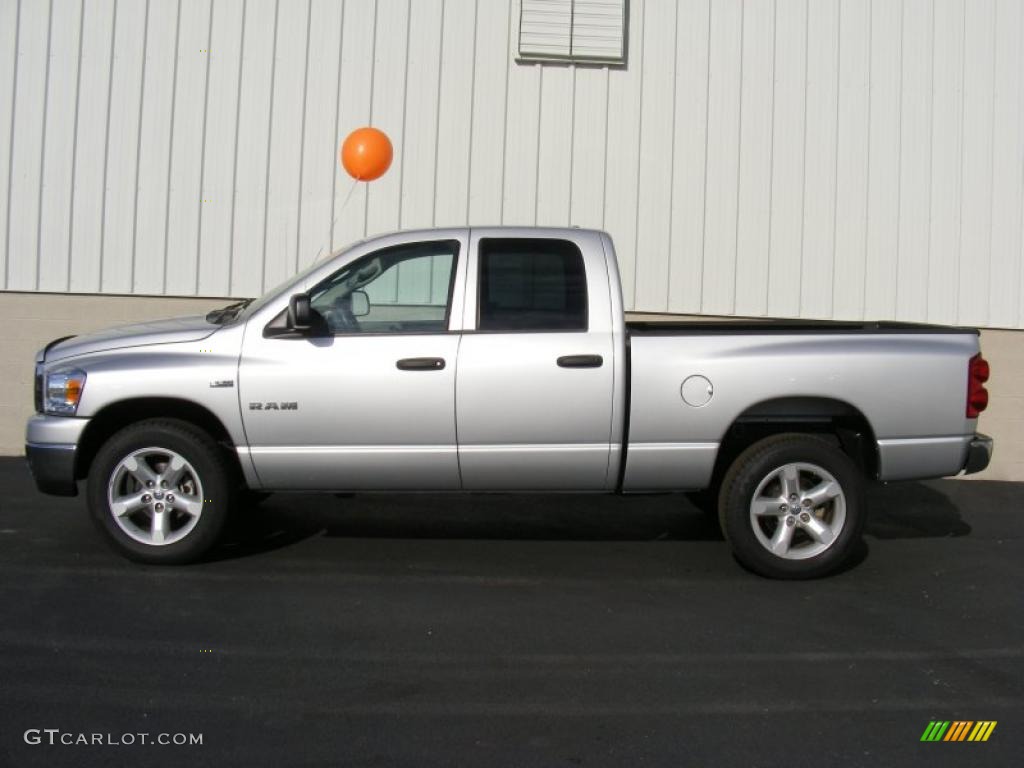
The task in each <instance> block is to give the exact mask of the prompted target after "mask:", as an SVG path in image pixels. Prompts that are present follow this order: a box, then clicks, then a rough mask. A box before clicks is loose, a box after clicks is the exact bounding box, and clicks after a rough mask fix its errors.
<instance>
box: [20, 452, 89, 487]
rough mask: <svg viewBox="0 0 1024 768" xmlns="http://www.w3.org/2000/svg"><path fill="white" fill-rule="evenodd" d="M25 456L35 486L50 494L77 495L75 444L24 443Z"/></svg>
mask: <svg viewBox="0 0 1024 768" xmlns="http://www.w3.org/2000/svg"><path fill="white" fill-rule="evenodd" d="M25 458H26V459H28V466H29V469H31V470H32V477H33V478H34V479H35V481H36V487H37V488H38V489H39V490H40V491H42V492H43V493H48V494H50V495H51V496H77V495H78V484H77V483H76V482H75V446H73V445H61V444H59V443H49V444H38V443H25Z"/></svg>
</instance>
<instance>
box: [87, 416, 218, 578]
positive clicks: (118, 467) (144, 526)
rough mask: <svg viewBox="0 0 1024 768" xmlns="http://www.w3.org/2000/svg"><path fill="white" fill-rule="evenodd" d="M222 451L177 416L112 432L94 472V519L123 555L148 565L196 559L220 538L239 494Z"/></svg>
mask: <svg viewBox="0 0 1024 768" xmlns="http://www.w3.org/2000/svg"><path fill="white" fill-rule="evenodd" d="M232 477H233V474H232V472H231V471H230V466H229V465H228V463H227V460H226V457H225V456H224V454H223V452H222V451H221V449H220V448H219V447H218V446H217V444H216V442H214V440H213V438H211V437H210V436H209V435H208V434H207V433H206V432H204V431H202V430H201V429H199V428H197V427H195V426H193V425H192V424H189V423H188V422H184V421H179V420H177V419H151V420H148V421H142V422H139V423H137V424H133V425H131V426H129V427H126V428H124V429H122V430H121V431H120V432H117V433H116V434H115V435H113V436H112V437H111V438H110V439H109V440H107V442H106V443H104V445H103V446H102V447H101V448H100V450H99V452H98V453H97V454H96V458H95V460H94V461H93V463H92V467H91V468H90V471H89V482H88V503H89V511H90V513H91V515H92V518H93V521H94V522H95V523H96V525H97V526H98V527H99V529H100V530H101V531H102V532H103V533H104V534H106V538H107V540H108V541H109V542H110V543H111V544H112V545H113V546H114V548H115V549H116V550H117V551H118V552H120V553H121V554H123V555H125V556H127V557H128V558H130V559H132V560H136V561H138V562H143V563H156V564H175V563H187V562H192V561H195V560H198V559H199V558H201V557H202V556H203V555H204V554H206V553H207V552H208V551H209V550H210V549H211V548H212V547H213V545H214V544H215V543H216V542H217V540H218V538H219V537H220V534H221V531H222V530H223V528H224V524H225V522H226V520H227V517H228V514H229V511H230V509H231V506H232V502H233V497H234V486H233V484H232V482H231V479H232Z"/></svg>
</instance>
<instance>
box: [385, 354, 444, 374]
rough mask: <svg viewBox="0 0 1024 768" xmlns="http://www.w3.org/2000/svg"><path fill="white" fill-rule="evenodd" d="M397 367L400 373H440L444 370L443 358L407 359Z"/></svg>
mask: <svg viewBox="0 0 1024 768" xmlns="http://www.w3.org/2000/svg"><path fill="white" fill-rule="evenodd" d="M395 365H396V366H397V367H398V370H400V371H440V370H442V369H443V368H444V358H443V357H405V358H402V359H401V360H399V361H398V362H397V363H395Z"/></svg>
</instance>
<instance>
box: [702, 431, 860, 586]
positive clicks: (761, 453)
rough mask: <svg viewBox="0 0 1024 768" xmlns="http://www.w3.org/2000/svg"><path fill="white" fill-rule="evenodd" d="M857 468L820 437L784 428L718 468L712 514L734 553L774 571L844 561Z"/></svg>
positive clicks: (855, 530) (853, 528) (783, 575)
mask: <svg viewBox="0 0 1024 768" xmlns="http://www.w3.org/2000/svg"><path fill="white" fill-rule="evenodd" d="M863 496H864V482H863V479H862V477H861V473H860V470H859V469H858V467H857V466H856V465H855V464H854V463H853V461H851V460H850V458H849V457H848V456H847V455H846V454H845V453H843V452H842V451H841V450H840V449H839V448H837V447H836V446H834V445H833V444H831V443H829V442H827V441H825V440H822V439H821V438H817V437H813V436H809V435H801V434H783V435H775V436H773V437H769V438H765V439H764V440H760V441H758V442H757V443H754V444H753V445H752V446H750V447H749V448H747V449H746V450H745V451H744V452H743V453H741V454H740V455H739V456H738V457H737V458H736V460H735V461H734V462H733V464H732V466H731V467H730V468H729V471H728V472H726V474H725V479H724V481H723V484H722V494H721V497H720V499H719V507H718V515H719V522H720V523H721V525H722V532H723V533H724V534H725V537H726V539H727V540H728V541H729V543H730V544H731V545H732V548H733V552H734V554H735V556H736V559H737V560H739V561H740V563H741V564H743V565H744V566H746V567H747V568H749V569H750V570H751V571H754V572H755V573H758V574H761V575H762V576H768V577H771V578H778V579H810V578H817V577H819V576H825V575H828V574H829V573H834V572H835V571H837V570H839V569H841V568H842V567H843V566H845V565H847V564H848V563H849V562H850V560H851V558H852V557H853V556H854V554H855V553H856V548H857V546H858V544H859V542H860V537H861V531H862V530H863V526H864V498H863Z"/></svg>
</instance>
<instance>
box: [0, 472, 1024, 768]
mask: <svg viewBox="0 0 1024 768" xmlns="http://www.w3.org/2000/svg"><path fill="white" fill-rule="evenodd" d="M0 489H2V491H3V493H2V494H0V499H2V502H0V503H2V508H0V594H2V602H0V605H2V613H0V615H2V618H3V621H2V623H0V650H2V653H0V670H2V672H0V691H2V697H0V765H12V766H21V765H74V766H87V765H174V766H179V765H188V764H194V765H204V764H216V765H224V766H227V765H246V766H313V765H330V766H349V765H367V766H370V765H373V766H385V765H410V766H474V765H479V766H581V765H586V766H589V765H595V766H646V765H652V766H662V765H663V766H690V765H693V766H722V765H738V766H791V767H794V768H795V767H796V766H839V765H872V766H874V765H886V766H891V765H920V764H928V765H933V766H934V765H963V766H981V765H1020V764H1021V758H1022V756H1024V584H1022V578H1021V577H1022V573H1024V557H1022V555H1024V484H1011V483H988V482H983V481H979V482H958V481H934V482H926V483H912V484H906V485H895V486H889V487H879V488H876V489H873V490H872V492H871V494H870V498H871V506H872V510H873V511H872V517H871V519H870V521H869V524H868V527H867V535H866V536H865V546H864V549H863V552H862V553H861V555H862V559H861V562H860V563H859V564H858V565H857V566H856V567H854V568H852V569H850V570H848V571H846V572H845V573H842V574H840V575H838V576H835V577H832V578H829V579H825V580H821V581H815V582H790V583H786V582H773V581H767V580H764V579H760V578H758V577H756V576H753V575H750V574H748V573H746V572H745V571H743V570H742V569H741V568H740V567H739V566H738V565H737V564H736V563H735V562H734V561H733V560H732V558H731V557H730V555H729V550H728V547H727V545H726V544H725V542H724V541H722V539H721V536H720V534H719V533H718V531H717V528H716V526H715V524H714V523H713V522H712V521H710V520H709V519H708V518H706V517H705V516H704V515H702V514H701V513H700V512H699V511H697V510H696V509H694V508H693V507H691V506H690V505H689V504H688V503H687V502H686V501H685V500H684V499H683V498H682V497H679V496H648V497H634V498H621V497H607V498H606V497H588V496H576V495H552V496H533V495H531V496H487V495H471V496H462V497H450V496H449V497H445V496H412V495H380V496H375V495H361V496H354V497H350V498H336V497H334V496H314V495H280V496H274V497H271V498H270V499H269V500H268V501H266V502H265V503H264V505H263V506H262V507H260V508H258V509H254V510H252V511H250V512H249V513H248V515H249V518H250V524H249V525H248V526H247V527H245V528H244V529H242V528H240V529H239V530H237V531H236V532H234V533H233V535H232V536H231V540H230V542H229V544H227V545H226V546H225V547H224V548H223V549H221V550H220V551H219V552H218V553H217V556H216V557H215V558H214V559H212V560H211V561H210V562H207V563H203V564H200V565H195V566H188V567H177V568H157V567H147V566H139V565H134V564H132V563H129V562H127V561H125V560H123V559H121V558H120V557H118V556H117V555H115V554H113V553H111V552H110V551H109V550H108V549H107V548H106V546H105V544H104V542H103V541H102V540H101V538H100V536H99V534H98V533H97V532H96V531H95V530H94V529H93V527H92V524H91V523H90V521H89V520H88V517H87V515H86V513H85V507H84V500H83V499H82V498H81V497H79V498H77V499H56V498H51V497H45V496H42V495H40V494H38V493H37V492H36V491H35V488H34V486H33V485H32V483H31V479H30V477H29V475H28V471H27V468H26V466H25V464H24V460H22V459H17V458H8V459H0ZM933 720H943V721H945V720H949V721H956V720H971V721H978V720H994V721H997V722H998V725H997V726H996V728H995V729H994V731H993V732H992V735H991V737H990V738H989V740H988V741H987V742H985V743H944V742H940V743H922V742H921V741H920V738H921V735H922V733H923V732H924V731H925V729H926V727H927V726H928V724H929V722H930V721H933ZM43 729H57V730H58V731H59V733H58V740H59V738H60V736H61V734H64V733H67V734H71V735H72V738H77V737H78V735H79V734H85V735H86V736H91V735H92V734H97V733H98V734H102V735H103V736H104V737H105V738H107V740H108V741H111V740H113V741H121V742H123V741H124V740H125V739H123V735H124V734H140V733H146V734H149V738H156V736H157V735H158V734H164V733H166V734H172V735H173V734H179V733H184V734H202V744H201V745H191V746H189V745H185V746H174V745H156V744H145V745H143V744H139V743H135V744H131V745H128V744H125V743H119V744H117V745H114V744H109V743H108V744H102V745H99V744H90V745H82V744H78V745H74V744H72V745H60V744H59V743H56V744H54V745H53V746H51V745H49V744H48V743H46V740H45V733H44V734H42V738H41V741H42V743H40V744H28V743H26V737H25V732H26V731H32V730H39V731H42V730H43ZM137 741H138V737H136V742H137Z"/></svg>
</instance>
